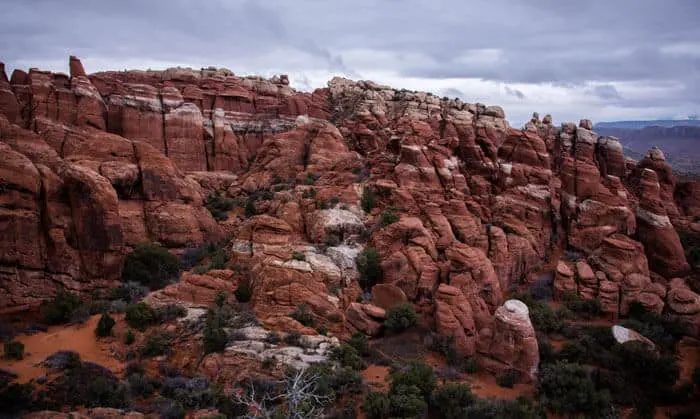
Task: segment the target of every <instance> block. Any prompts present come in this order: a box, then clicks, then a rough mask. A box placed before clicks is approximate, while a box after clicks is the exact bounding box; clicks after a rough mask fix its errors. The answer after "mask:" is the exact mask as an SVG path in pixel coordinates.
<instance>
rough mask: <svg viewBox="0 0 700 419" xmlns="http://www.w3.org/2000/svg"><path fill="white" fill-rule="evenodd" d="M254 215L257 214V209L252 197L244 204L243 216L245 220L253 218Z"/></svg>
mask: <svg viewBox="0 0 700 419" xmlns="http://www.w3.org/2000/svg"><path fill="white" fill-rule="evenodd" d="M255 214H257V209H256V208H255V197H253V196H252V195H251V196H249V197H248V199H246V202H245V216H246V217H247V218H250V217H253V216H254V215H255Z"/></svg>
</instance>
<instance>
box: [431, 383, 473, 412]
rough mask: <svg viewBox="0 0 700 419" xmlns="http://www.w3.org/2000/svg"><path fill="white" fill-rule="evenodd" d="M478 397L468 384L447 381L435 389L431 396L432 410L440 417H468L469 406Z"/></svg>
mask: <svg viewBox="0 0 700 419" xmlns="http://www.w3.org/2000/svg"><path fill="white" fill-rule="evenodd" d="M475 400H476V397H475V396H474V395H473V394H472V390H471V388H470V387H469V386H468V385H466V384H458V383H446V384H443V385H442V386H441V387H438V388H437V389H435V391H433V394H432V395H431V396H430V406H431V412H434V413H435V415H436V416H437V417H438V418H444V419H461V418H466V417H468V416H467V414H466V411H467V408H468V407H469V406H470V405H471V404H473V403H474V401H475Z"/></svg>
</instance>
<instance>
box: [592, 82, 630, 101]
mask: <svg viewBox="0 0 700 419" xmlns="http://www.w3.org/2000/svg"><path fill="white" fill-rule="evenodd" d="M587 92H588V93H589V94H592V95H595V96H597V97H599V98H601V99H603V100H621V99H622V96H620V92H618V91H617V89H616V88H615V86H613V85H612V84H599V85H596V86H593V87H592V88H590V89H588V90H587Z"/></svg>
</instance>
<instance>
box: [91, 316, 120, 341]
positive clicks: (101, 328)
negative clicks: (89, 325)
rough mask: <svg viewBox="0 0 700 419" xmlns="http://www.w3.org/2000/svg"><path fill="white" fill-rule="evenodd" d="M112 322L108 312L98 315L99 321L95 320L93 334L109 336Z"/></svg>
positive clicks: (100, 336) (101, 336)
mask: <svg viewBox="0 0 700 419" xmlns="http://www.w3.org/2000/svg"><path fill="white" fill-rule="evenodd" d="M114 323H115V322H114V319H113V318H112V317H111V316H110V315H109V314H103V315H102V316H101V317H100V321H98V322H97V327H95V335H96V336H97V337H98V338H103V337H106V336H111V335H112V328H113V327H114Z"/></svg>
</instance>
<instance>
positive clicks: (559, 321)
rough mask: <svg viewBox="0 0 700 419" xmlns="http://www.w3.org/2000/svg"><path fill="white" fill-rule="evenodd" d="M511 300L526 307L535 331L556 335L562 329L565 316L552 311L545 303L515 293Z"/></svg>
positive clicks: (526, 295)
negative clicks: (515, 300)
mask: <svg viewBox="0 0 700 419" xmlns="http://www.w3.org/2000/svg"><path fill="white" fill-rule="evenodd" d="M512 298H513V299H517V300H520V301H522V302H523V303H525V304H526V305H527V307H528V309H529V311H530V320H531V321H532V325H533V326H534V328H535V330H536V331H538V332H543V333H557V332H559V331H560V330H561V329H562V327H564V318H565V316H563V315H562V313H558V312H556V311H555V310H553V309H552V308H551V307H549V306H548V305H547V303H545V302H542V301H537V300H535V299H534V298H533V297H532V295H530V294H529V293H517V294H514V295H513V296H512Z"/></svg>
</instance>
